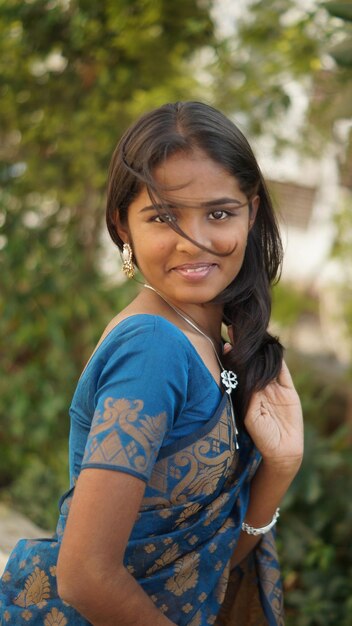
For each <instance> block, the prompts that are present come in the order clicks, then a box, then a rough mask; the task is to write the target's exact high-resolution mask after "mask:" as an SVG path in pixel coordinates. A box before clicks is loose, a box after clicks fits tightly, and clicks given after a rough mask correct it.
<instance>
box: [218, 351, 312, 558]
mask: <svg viewBox="0 0 352 626" xmlns="http://www.w3.org/2000/svg"><path fill="white" fill-rule="evenodd" d="M245 426H246V428H247V431H248V433H249V435H250V436H251V438H252V439H253V441H254V443H255V445H256V447H257V448H258V450H259V452H260V453H261V455H262V462H261V464H260V466H259V468H258V470H257V472H256V474H255V476H254V478H253V479H252V482H251V491H250V500H249V505H248V509H247V513H246V519H245V521H246V522H247V524H249V525H250V526H253V527H255V528H260V527H262V526H265V525H267V524H268V523H269V522H270V521H271V519H272V517H273V515H274V513H275V510H276V509H277V507H278V506H279V504H280V502H281V500H282V498H283V496H284V495H285V493H286V491H287V489H288V488H289V486H290V484H291V482H292V480H293V479H294V477H295V475H296V474H297V472H298V470H299V467H300V465H301V462H302V458H303V419H302V409H301V403H300V400H299V397H298V395H297V392H296V390H295V388H294V385H293V382H292V378H291V376H290V373H289V370H288V368H287V366H286V364H285V362H283V364H282V369H281V372H280V375H279V377H278V380H277V381H273V382H272V383H270V384H269V385H267V387H266V388H265V389H264V390H263V391H259V392H257V393H255V394H254V395H253V397H252V399H251V402H250V405H249V408H248V411H247V414H246V418H245ZM259 540H260V535H259V536H253V535H248V534H247V533H245V532H242V533H241V535H240V539H239V541H238V544H237V546H236V548H235V550H234V552H233V555H232V558H231V567H234V566H235V565H237V564H238V563H239V562H240V561H241V560H242V559H243V558H245V557H246V556H247V554H248V553H249V552H250V551H251V550H252V549H253V548H254V546H255V545H256V544H257V543H258V541H259Z"/></svg>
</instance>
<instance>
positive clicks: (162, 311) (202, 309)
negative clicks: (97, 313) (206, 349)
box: [134, 288, 223, 346]
mask: <svg viewBox="0 0 352 626" xmlns="http://www.w3.org/2000/svg"><path fill="white" fill-rule="evenodd" d="M134 302H136V304H137V302H138V304H139V305H140V306H141V307H143V308H144V307H146V308H147V309H148V312H153V313H154V314H156V315H161V316H162V317H166V318H169V319H170V313H171V317H172V318H174V315H176V316H178V313H177V311H179V312H180V313H181V314H183V315H185V316H186V317H188V318H189V319H191V320H192V321H193V322H194V323H195V324H196V325H197V326H199V328H200V329H201V330H202V331H203V332H204V333H206V335H208V337H209V338H210V339H211V340H212V341H213V342H214V344H215V345H216V346H218V345H219V343H220V341H221V324H222V315H223V307H222V305H221V304H214V303H206V304H194V303H184V302H174V301H173V300H171V299H168V298H167V296H164V294H163V293H161V292H160V293H158V292H157V291H154V290H152V289H150V288H144V289H143V290H142V291H141V292H140V294H139V295H138V296H137V298H136V300H135V301H134ZM175 309H176V311H175ZM180 319H182V317H180Z"/></svg>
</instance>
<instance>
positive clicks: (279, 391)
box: [244, 361, 303, 471]
mask: <svg viewBox="0 0 352 626" xmlns="http://www.w3.org/2000/svg"><path fill="white" fill-rule="evenodd" d="M244 423H245V426H246V429H247V431H248V433H249V435H250V436H251V438H252V439H253V441H254V443H255V445H256V447H257V448H258V450H259V452H260V453H261V455H262V457H263V461H265V462H266V463H269V464H273V465H277V466H278V468H280V469H281V470H282V469H285V468H286V469H287V470H296V471H297V469H298V467H299V466H300V464H301V461H302V457H303V419H302V408H301V403H300V400H299V397H298V394H297V391H296V389H295V387H294V385H293V382H292V378H291V375H290V372H289V370H288V367H287V365H286V363H285V361H283V362H282V368H281V371H280V374H279V376H278V378H277V380H275V381H272V382H271V383H269V384H268V385H267V386H266V387H265V389H263V390H262V391H257V392H255V393H254V394H253V396H252V398H251V401H250V404H249V407H248V410H247V413H246V417H245V420H244Z"/></svg>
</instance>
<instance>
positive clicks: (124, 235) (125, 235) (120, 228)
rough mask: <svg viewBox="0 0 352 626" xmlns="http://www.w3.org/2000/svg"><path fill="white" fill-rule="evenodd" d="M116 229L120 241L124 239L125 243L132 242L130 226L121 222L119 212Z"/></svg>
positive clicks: (116, 218)
mask: <svg viewBox="0 0 352 626" xmlns="http://www.w3.org/2000/svg"><path fill="white" fill-rule="evenodd" d="M115 227H116V232H117V234H118V236H119V237H120V239H122V241H123V242H124V243H128V242H129V240H130V236H129V229H128V225H127V224H126V223H122V222H121V219H120V213H119V211H116V217H115Z"/></svg>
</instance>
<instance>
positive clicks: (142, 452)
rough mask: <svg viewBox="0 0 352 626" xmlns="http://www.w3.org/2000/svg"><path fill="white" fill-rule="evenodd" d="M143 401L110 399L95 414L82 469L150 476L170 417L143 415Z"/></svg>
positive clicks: (164, 415) (163, 414) (161, 414)
mask: <svg viewBox="0 0 352 626" xmlns="http://www.w3.org/2000/svg"><path fill="white" fill-rule="evenodd" d="M143 408H144V403H143V401H142V400H134V401H130V400H126V399H124V398H121V399H117V400H116V399H114V398H106V400H105V401H104V410H103V412H101V411H99V410H97V411H96V412H95V414H94V417H93V421H92V426H91V430H90V435H89V438H88V441H87V445H86V450H85V454H84V457H83V463H82V467H89V466H92V465H93V466H101V467H106V468H110V467H113V468H119V469H128V470H133V471H135V472H136V473H138V474H142V475H143V477H144V475H147V476H148V475H149V474H150V472H151V468H152V467H153V465H154V462H155V458H156V455H157V453H158V450H159V447H160V445H161V441H162V438H163V436H164V434H165V428H166V421H167V420H166V413H160V414H158V415H156V416H154V417H151V416H150V415H146V414H144V413H142V411H143Z"/></svg>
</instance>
